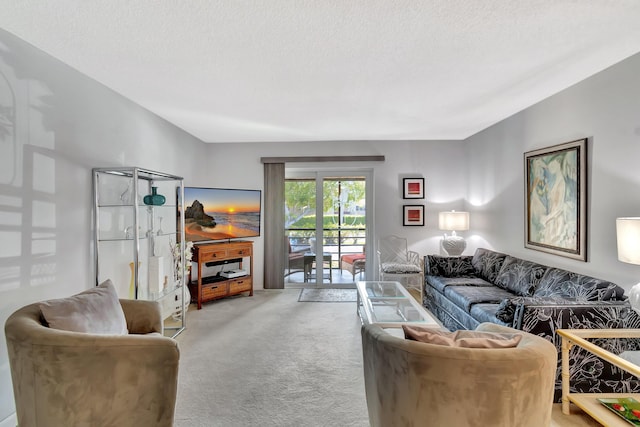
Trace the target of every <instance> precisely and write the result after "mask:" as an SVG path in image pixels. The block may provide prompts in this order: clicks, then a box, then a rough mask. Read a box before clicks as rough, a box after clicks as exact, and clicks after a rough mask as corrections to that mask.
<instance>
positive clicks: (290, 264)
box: [284, 236, 310, 277]
mask: <svg viewBox="0 0 640 427" xmlns="http://www.w3.org/2000/svg"><path fill="white" fill-rule="evenodd" d="M284 238H285V241H286V242H285V243H286V245H287V247H288V258H287V271H286V273H285V277H286V276H288V275H290V274H293V273H296V272H299V271H304V254H305V253H306V252H309V250H310V247H309V246H301V247H295V248H294V247H293V246H292V245H291V239H290V238H289V236H284Z"/></svg>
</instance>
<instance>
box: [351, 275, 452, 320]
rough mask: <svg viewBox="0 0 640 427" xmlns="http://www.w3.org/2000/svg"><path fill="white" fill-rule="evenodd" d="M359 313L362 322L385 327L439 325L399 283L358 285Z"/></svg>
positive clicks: (366, 283) (358, 283) (362, 283)
mask: <svg viewBox="0 0 640 427" xmlns="http://www.w3.org/2000/svg"><path fill="white" fill-rule="evenodd" d="M356 288H357V289H358V295H357V298H356V300H357V310H358V315H359V316H360V319H362V322H363V323H367V324H371V323H375V324H377V325H379V326H380V327H382V328H401V327H402V325H419V326H440V323H439V322H438V321H437V320H436V318H435V317H434V316H433V315H432V314H431V313H429V312H428V311H427V310H425V309H424V307H422V305H420V304H419V303H418V301H416V299H415V298H414V297H412V296H411V294H410V293H409V292H408V291H407V290H406V289H405V287H404V286H402V284H401V283H398V282H372V281H366V282H357V283H356Z"/></svg>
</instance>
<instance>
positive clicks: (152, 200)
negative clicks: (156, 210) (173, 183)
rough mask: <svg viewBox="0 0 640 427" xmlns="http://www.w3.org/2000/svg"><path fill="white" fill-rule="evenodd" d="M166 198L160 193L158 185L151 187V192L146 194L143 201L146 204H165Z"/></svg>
mask: <svg viewBox="0 0 640 427" xmlns="http://www.w3.org/2000/svg"><path fill="white" fill-rule="evenodd" d="M165 200H166V199H165V197H164V196H163V195H162V194H158V187H151V194H147V195H146V196H144V199H143V200H142V201H143V202H144V204H145V205H152V206H161V205H164V202H165Z"/></svg>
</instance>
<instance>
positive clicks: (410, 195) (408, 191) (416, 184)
mask: <svg viewBox="0 0 640 427" xmlns="http://www.w3.org/2000/svg"><path fill="white" fill-rule="evenodd" d="M402 184H403V185H402V186H403V188H404V191H403V193H402V198H403V199H424V178H403V179H402Z"/></svg>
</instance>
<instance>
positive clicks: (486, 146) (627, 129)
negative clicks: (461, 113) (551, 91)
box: [465, 55, 640, 289]
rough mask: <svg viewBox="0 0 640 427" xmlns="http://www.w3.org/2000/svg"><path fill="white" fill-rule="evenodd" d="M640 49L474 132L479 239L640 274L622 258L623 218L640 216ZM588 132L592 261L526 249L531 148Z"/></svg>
mask: <svg viewBox="0 0 640 427" xmlns="http://www.w3.org/2000/svg"><path fill="white" fill-rule="evenodd" d="M639 75H640V55H635V56H633V57H631V58H629V59H627V60H625V61H623V62H621V63H619V64H617V65H615V66H613V67H611V68H609V69H607V70H604V71H602V72H601V73H598V74H596V75H595V76H593V77H591V78H589V79H587V80H584V81H582V82H580V83H579V84H576V85H574V86H572V87H571V88H569V89H567V90H564V91H562V92H560V93H558V94H556V95H554V96H552V97H550V98H548V99H546V100H545V101H543V102H540V103H538V104H536V105H534V106H532V107H531V108H528V109H527V110H525V111H522V112H520V113H518V114H516V115H514V116H512V117H510V118H508V119H506V120H504V121H502V122H500V123H498V124H496V125H494V126H492V127H490V128H488V129H486V130H484V131H483V132H480V133H478V134H477V135H474V136H473V137H471V138H469V139H468V140H467V141H465V142H466V148H467V155H466V158H467V162H468V165H469V191H468V202H469V209H470V210H471V211H472V227H473V230H472V233H473V236H472V237H471V239H472V240H473V241H474V243H476V242H490V244H489V246H490V247H493V248H495V249H497V250H500V251H504V252H507V253H511V254H515V255H516V256H519V257H522V258H526V259H530V260H535V261H538V262H541V263H544V264H546V265H551V266H558V267H563V268H568V269H571V270H574V271H578V272H581V273H585V274H589V275H593V276H596V277H600V278H604V279H609V280H612V281H614V282H616V283H618V284H620V285H621V286H623V287H625V288H627V289H628V288H629V287H630V286H632V285H633V284H635V283H637V282H638V281H640V266H634V265H629V264H624V263H622V262H619V261H618V260H617V252H616V236H615V219H616V218H617V217H621V216H640V197H639V191H638V190H639V189H640V173H639V170H640V164H639V161H640V84H639V80H638V76H639ZM581 138H588V140H589V143H588V155H589V159H590V161H589V164H588V170H589V173H588V180H589V182H588V187H589V194H588V197H589V198H588V202H589V205H588V213H589V218H588V224H589V227H588V233H587V234H588V262H587V263H584V262H581V261H575V260H571V259H568V258H564V257H559V256H554V255H549V254H545V253H542V252H539V251H534V250H530V249H525V248H524V219H523V218H524V171H523V163H524V161H523V153H525V152H527V151H531V150H535V149H538V148H543V147H547V146H551V145H555V144H560V143H563V142H569V141H573V140H576V139H581Z"/></svg>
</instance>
